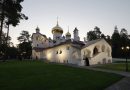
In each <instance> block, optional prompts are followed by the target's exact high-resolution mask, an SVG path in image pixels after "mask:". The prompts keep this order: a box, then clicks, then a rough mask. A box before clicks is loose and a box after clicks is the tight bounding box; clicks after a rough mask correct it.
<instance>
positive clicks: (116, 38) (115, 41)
mask: <svg viewBox="0 0 130 90" xmlns="http://www.w3.org/2000/svg"><path fill="white" fill-rule="evenodd" d="M111 38H112V51H113V52H112V56H113V57H118V56H119V54H120V50H121V49H120V47H121V46H120V45H121V41H120V39H121V38H120V34H119V31H118V28H117V26H116V27H115V30H114V32H113V34H112V37H111Z"/></svg>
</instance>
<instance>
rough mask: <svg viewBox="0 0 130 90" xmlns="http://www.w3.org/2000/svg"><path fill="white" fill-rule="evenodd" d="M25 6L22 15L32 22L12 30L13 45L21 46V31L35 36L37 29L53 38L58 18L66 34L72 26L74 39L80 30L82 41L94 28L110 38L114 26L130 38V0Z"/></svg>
mask: <svg viewBox="0 0 130 90" xmlns="http://www.w3.org/2000/svg"><path fill="white" fill-rule="evenodd" d="M22 5H23V11H22V12H23V13H24V14H26V15H27V16H28V17H29V19H28V20H27V21H21V23H20V24H19V26H17V27H15V28H14V27H11V28H10V36H11V37H12V42H13V43H14V44H18V41H17V37H18V36H19V35H20V32H21V31H22V30H27V31H29V33H30V34H32V33H35V28H36V27H37V26H38V27H39V28H40V32H41V33H42V34H45V35H47V37H52V33H51V30H52V28H53V27H54V26H55V25H56V21H57V16H58V17H59V25H60V26H61V27H62V28H63V30H64V33H63V34H65V33H66V32H67V31H68V26H69V31H70V33H71V34H72V37H73V30H74V28H75V27H77V28H78V29H79V36H80V37H81V40H83V37H84V36H86V33H87V32H88V31H90V30H93V28H94V27H95V26H98V27H99V28H100V29H101V31H102V32H103V33H104V34H105V35H111V34H112V33H113V30H114V26H115V25H117V26H118V29H119V30H120V29H121V28H126V29H127V30H128V32H129V34H130V26H129V25H130V10H129V9H130V0H24V2H23V3H22ZM4 31H5V30H4ZM5 32H6V31H5Z"/></svg>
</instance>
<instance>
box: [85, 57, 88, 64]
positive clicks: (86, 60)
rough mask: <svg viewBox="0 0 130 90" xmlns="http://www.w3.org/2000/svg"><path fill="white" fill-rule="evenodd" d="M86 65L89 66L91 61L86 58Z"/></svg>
mask: <svg viewBox="0 0 130 90" xmlns="http://www.w3.org/2000/svg"><path fill="white" fill-rule="evenodd" d="M85 65H86V66H89V59H88V58H85Z"/></svg>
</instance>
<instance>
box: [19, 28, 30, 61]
mask: <svg viewBox="0 0 130 90" xmlns="http://www.w3.org/2000/svg"><path fill="white" fill-rule="evenodd" d="M30 38H31V37H30V34H29V32H28V31H25V30H23V31H22V32H21V33H20V36H19V37H18V40H19V42H20V44H19V45H18V51H19V56H20V57H21V56H22V57H23V58H27V59H29V58H30V57H31V55H32V46H31V40H30Z"/></svg>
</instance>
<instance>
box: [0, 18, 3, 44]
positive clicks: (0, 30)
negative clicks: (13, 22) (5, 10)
mask: <svg viewBox="0 0 130 90" xmlns="http://www.w3.org/2000/svg"><path fill="white" fill-rule="evenodd" d="M3 22H4V16H3V17H2V20H1V25H0V44H2V31H3Z"/></svg>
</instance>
